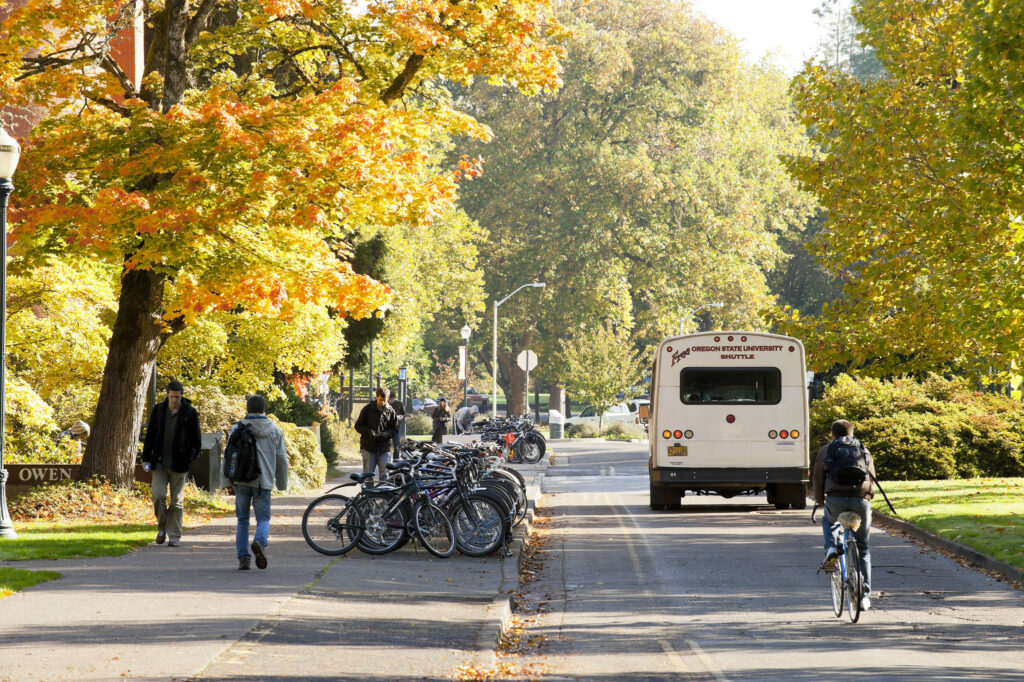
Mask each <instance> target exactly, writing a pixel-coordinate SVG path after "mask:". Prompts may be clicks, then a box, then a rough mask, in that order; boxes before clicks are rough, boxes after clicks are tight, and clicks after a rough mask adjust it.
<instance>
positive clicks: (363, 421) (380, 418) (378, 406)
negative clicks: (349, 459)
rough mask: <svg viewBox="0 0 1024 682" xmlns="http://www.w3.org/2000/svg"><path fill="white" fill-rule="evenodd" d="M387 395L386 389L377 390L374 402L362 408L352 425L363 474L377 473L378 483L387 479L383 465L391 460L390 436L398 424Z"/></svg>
mask: <svg viewBox="0 0 1024 682" xmlns="http://www.w3.org/2000/svg"><path fill="white" fill-rule="evenodd" d="M388 395H389V391H388V389H386V388H383V387H381V388H378V389H377V397H376V399H375V400H374V402H372V403H367V404H366V405H365V406H363V409H362V410H360V411H359V417H358V418H357V419H356V423H355V424H354V425H353V426H354V428H355V430H356V432H357V433H358V434H359V454H360V455H362V456H363V473H370V472H372V471H377V472H378V473H377V480H378V481H383V480H384V479H385V478H387V477H388V472H387V469H385V468H384V465H386V464H387V463H388V461H389V460H390V459H391V434H392V432H394V430H395V427H396V425H397V424H398V419H397V418H396V416H395V411H394V410H393V409H391V405H389V404H388Z"/></svg>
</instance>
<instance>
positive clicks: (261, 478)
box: [225, 395, 288, 571]
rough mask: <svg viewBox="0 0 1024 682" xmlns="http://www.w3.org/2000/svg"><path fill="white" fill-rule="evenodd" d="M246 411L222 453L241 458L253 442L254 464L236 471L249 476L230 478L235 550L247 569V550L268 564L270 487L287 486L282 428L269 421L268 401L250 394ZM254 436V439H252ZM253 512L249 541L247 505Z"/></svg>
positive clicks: (240, 564)
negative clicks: (232, 486)
mask: <svg viewBox="0 0 1024 682" xmlns="http://www.w3.org/2000/svg"><path fill="white" fill-rule="evenodd" d="M245 411H246V412H247V413H248V414H247V415H246V417H245V419H243V420H242V421H240V422H238V423H237V424H235V426H234V428H232V430H231V433H230V434H229V435H228V444H227V447H226V448H225V456H226V457H227V456H229V455H230V456H233V459H235V460H236V461H240V462H243V463H245V462H247V461H248V460H250V459H251V452H246V451H245V450H246V449H249V448H251V447H252V445H255V448H256V459H257V466H256V467H255V472H254V470H253V468H252V467H249V466H244V465H243V466H241V468H240V471H244V472H245V473H238V474H236V475H240V476H243V477H244V476H248V474H251V473H254V474H255V475H254V477H253V478H252V479H250V480H233V483H234V485H235V518H236V520H237V521H238V525H237V526H236V527H235V549H236V550H237V551H238V570H240V571H247V570H249V562H250V554H249V550H250V549H251V550H252V556H254V557H256V568H266V567H267V554H266V549H267V543H268V542H269V539H270V491H271V489H272V488H274V486H275V484H276V486H277V489H278V490H284V489H285V488H287V487H288V452H287V450H285V446H284V432H282V431H281V427H280V426H278V425H277V424H275V423H274V422H272V421H270V419H268V418H267V415H266V414H265V413H266V411H267V401H266V400H265V399H264V398H263V396H261V395H254V396H251V397H250V398H249V399H248V400H246V401H245ZM253 439H255V443H253V442H252V441H253ZM250 507H251V508H252V513H253V514H254V515H255V516H256V533H255V534H254V537H253V539H252V544H250V543H249V508H250Z"/></svg>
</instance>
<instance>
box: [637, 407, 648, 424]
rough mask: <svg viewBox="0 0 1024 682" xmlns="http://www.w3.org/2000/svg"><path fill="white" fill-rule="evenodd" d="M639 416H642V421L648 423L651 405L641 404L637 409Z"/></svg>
mask: <svg viewBox="0 0 1024 682" xmlns="http://www.w3.org/2000/svg"><path fill="white" fill-rule="evenodd" d="M636 413H637V416H638V417H640V423H642V424H646V423H647V420H649V419H650V418H651V408H650V406H649V405H641V406H640V407H639V408H638V409H637V411H636Z"/></svg>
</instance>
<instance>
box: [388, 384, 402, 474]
mask: <svg viewBox="0 0 1024 682" xmlns="http://www.w3.org/2000/svg"><path fill="white" fill-rule="evenodd" d="M388 405H390V406H391V409H392V410H394V411H395V430H394V432H392V434H391V445H392V450H391V454H392V455H393V456H394V458H395V459H398V446H399V445H400V444H401V443H402V427H403V426H405V405H403V404H402V401H401V400H399V399H398V398H395V397H394V396H392V398H391V400H389V401H388Z"/></svg>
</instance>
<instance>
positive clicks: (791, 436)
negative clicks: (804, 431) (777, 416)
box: [789, 429, 800, 439]
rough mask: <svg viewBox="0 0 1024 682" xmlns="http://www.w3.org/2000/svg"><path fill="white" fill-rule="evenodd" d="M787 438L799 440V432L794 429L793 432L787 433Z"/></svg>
mask: <svg viewBox="0 0 1024 682" xmlns="http://www.w3.org/2000/svg"><path fill="white" fill-rule="evenodd" d="M789 437H790V438H793V439H796V438H799V437H800V432H799V431H797V430H795V429H794V430H793V431H790V432H789Z"/></svg>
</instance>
